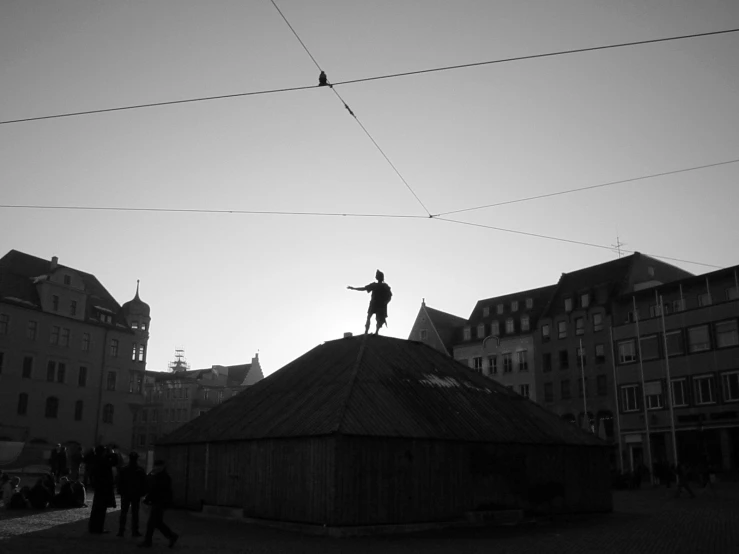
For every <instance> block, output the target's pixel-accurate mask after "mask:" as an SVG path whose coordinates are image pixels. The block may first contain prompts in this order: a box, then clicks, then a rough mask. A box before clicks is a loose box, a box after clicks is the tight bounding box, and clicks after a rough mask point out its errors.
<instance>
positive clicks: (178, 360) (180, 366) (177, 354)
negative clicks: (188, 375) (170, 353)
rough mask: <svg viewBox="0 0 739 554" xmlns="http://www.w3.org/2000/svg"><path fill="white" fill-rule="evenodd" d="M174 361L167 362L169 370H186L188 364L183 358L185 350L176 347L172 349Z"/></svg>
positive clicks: (188, 367) (188, 366)
mask: <svg viewBox="0 0 739 554" xmlns="http://www.w3.org/2000/svg"><path fill="white" fill-rule="evenodd" d="M174 358H175V359H174V361H173V362H169V370H170V371H171V372H173V373H176V372H178V371H187V370H188V369H190V364H188V363H187V360H185V350H184V348H177V349H175V351H174Z"/></svg>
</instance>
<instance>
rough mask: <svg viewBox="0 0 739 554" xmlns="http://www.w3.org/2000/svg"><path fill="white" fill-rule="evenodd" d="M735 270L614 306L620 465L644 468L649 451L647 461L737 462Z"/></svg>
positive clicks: (738, 298)
mask: <svg viewBox="0 0 739 554" xmlns="http://www.w3.org/2000/svg"><path fill="white" fill-rule="evenodd" d="M738 269H739V268H738V267H733V268H728V269H722V270H719V271H715V272H712V273H708V274H705V275H700V276H695V277H689V278H686V279H681V280H679V281H674V282H671V283H668V284H665V285H661V286H658V287H654V288H651V289H649V290H642V291H636V292H634V293H633V295H624V296H623V297H621V298H620V299H619V300H618V302H617V303H616V304H615V306H614V313H613V339H614V344H615V354H616V375H617V380H618V382H617V384H618V409H619V421H618V423H619V427H620V430H621V443H622V448H623V455H624V458H625V466H627V467H633V466H634V465H636V464H639V463H641V462H644V463H645V464H647V463H648V461H649V460H648V458H649V456H648V450H651V455H652V460H653V461H664V462H668V463H672V462H674V452H675V450H676V451H677V454H678V458H679V459H680V460H682V461H685V462H687V463H688V464H696V463H700V462H702V461H703V460H704V459H705V458H707V459H708V460H709V461H710V463H711V464H713V465H714V466H715V467H720V468H723V469H730V468H736V467H737V464H739V330H738V324H739V280H738V279H737V270H738ZM634 306H636V310H635V309H634ZM662 314H664V318H663V317H662ZM663 322H664V323H663ZM642 370H643V372H642ZM668 370H669V378H668ZM642 374H643V379H642ZM670 403H672V406H670ZM670 407H672V410H670ZM673 417H674V428H675V436H676V439H677V442H676V448H674V447H673V440H672V421H673ZM647 429H649V437H650V442H649V448H647V443H646V437H647Z"/></svg>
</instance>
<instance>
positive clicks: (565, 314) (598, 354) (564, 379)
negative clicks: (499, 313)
mask: <svg viewBox="0 0 739 554" xmlns="http://www.w3.org/2000/svg"><path fill="white" fill-rule="evenodd" d="M688 276H691V274H690V273H688V272H687V271H684V270H682V269H680V268H678V267H675V266H672V265H670V264H667V263H664V262H662V261H660V260H657V259H654V258H651V257H649V256H645V255H643V254H640V253H638V252H636V253H634V254H632V255H630V256H624V257H623V258H619V259H617V260H613V261H610V262H606V263H603V264H599V265H595V266H591V267H586V268H583V269H580V270H577V271H573V272H571V273H563V274H562V276H561V277H560V279H559V282H558V283H557V287H556V289H555V291H554V293H553V294H552V296H551V299H550V301H549V305H548V306H547V308H546V310H544V313H543V314H542V317H541V318H540V319H539V329H538V331H537V333H536V342H537V351H538V353H539V355H540V363H539V364H538V368H540V372H541V373H540V376H538V378H537V387H538V390H537V398H538V400H539V402H540V403H541V404H543V405H544V406H545V407H546V408H548V409H550V410H552V411H553V412H554V413H556V414H558V415H559V416H560V417H562V418H563V419H565V420H568V421H571V422H573V423H575V424H577V425H578V426H580V427H582V428H584V429H590V430H592V431H594V432H595V433H597V434H598V435H600V436H601V437H602V438H606V439H611V440H613V439H614V438H615V435H614V433H615V430H614V420H613V414H614V412H615V410H616V403H615V389H614V380H613V363H612V353H611V340H610V327H611V316H612V313H613V310H614V303H615V302H616V300H617V299H618V298H619V297H620V296H622V295H628V294H631V293H632V292H634V291H639V290H644V289H648V288H652V287H654V286H657V285H659V284H662V283H667V282H671V281H675V280H677V279H682V278H685V277H688Z"/></svg>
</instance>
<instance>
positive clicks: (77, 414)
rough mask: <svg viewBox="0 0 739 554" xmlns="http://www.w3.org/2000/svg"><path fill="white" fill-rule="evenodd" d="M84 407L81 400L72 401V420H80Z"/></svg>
mask: <svg viewBox="0 0 739 554" xmlns="http://www.w3.org/2000/svg"><path fill="white" fill-rule="evenodd" d="M83 408H84V404H83V403H82V400H78V401H77V402H75V403H74V420H75V421H82V410H83Z"/></svg>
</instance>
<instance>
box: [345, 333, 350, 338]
mask: <svg viewBox="0 0 739 554" xmlns="http://www.w3.org/2000/svg"><path fill="white" fill-rule="evenodd" d="M351 336H352V334H351V333H344V338H345V339H348V338H351Z"/></svg>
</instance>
